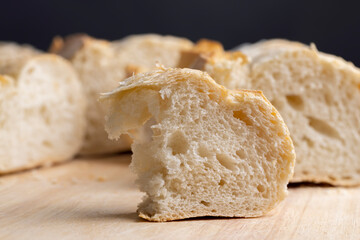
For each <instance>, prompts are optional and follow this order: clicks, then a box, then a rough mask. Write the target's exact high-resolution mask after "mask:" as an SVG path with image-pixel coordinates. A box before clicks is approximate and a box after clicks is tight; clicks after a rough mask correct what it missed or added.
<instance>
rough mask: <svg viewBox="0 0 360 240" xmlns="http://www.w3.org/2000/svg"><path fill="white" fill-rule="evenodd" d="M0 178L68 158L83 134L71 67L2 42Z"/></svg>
mask: <svg viewBox="0 0 360 240" xmlns="http://www.w3.org/2000/svg"><path fill="white" fill-rule="evenodd" d="M0 89H1V91H0V174H2V173H9V172H13V171H17V170H22V169H28V168H32V167H36V166H41V165H50V164H52V163H55V162H60V161H65V160H68V159H71V158H72V157H73V156H74V155H75V154H76V153H77V152H78V151H79V149H80V147H81V145H82V141H83V137H84V133H85V104H86V99H85V95H84V92H83V91H82V86H81V83H80V81H79V79H78V78H77V74H76V72H75V70H74V69H73V67H72V66H71V64H70V63H69V62H68V61H66V60H64V59H62V58H61V57H59V56H56V55H53V54H43V53H41V52H40V51H38V50H36V49H33V48H32V47H30V46H20V45H17V44H14V43H0Z"/></svg>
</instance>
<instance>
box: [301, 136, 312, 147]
mask: <svg viewBox="0 0 360 240" xmlns="http://www.w3.org/2000/svg"><path fill="white" fill-rule="evenodd" d="M302 140H303V141H304V142H305V143H306V144H307V145H308V146H309V147H313V146H314V142H313V141H312V140H311V139H310V138H308V137H306V136H303V137H302Z"/></svg>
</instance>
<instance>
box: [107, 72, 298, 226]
mask: <svg viewBox="0 0 360 240" xmlns="http://www.w3.org/2000/svg"><path fill="white" fill-rule="evenodd" d="M102 100H103V101H105V102H107V103H108V104H110V111H109V114H108V116H107V122H106V130H107V131H108V133H109V136H110V137H111V138H118V137H119V136H121V134H125V133H127V134H130V135H131V136H132V137H133V138H134V142H133V144H132V150H133V157H132V163H131V169H132V170H133V171H134V172H135V173H136V174H137V176H138V180H137V183H138V184H139V186H140V189H141V191H144V192H145V193H146V197H145V199H144V201H143V202H142V203H141V204H140V205H139V209H138V212H139V216H140V217H142V218H145V219H147V220H150V221H170V220H177V219H184V218H191V217H199V216H226V217H256V216H262V215H264V214H266V213H267V212H268V211H270V210H271V209H273V208H274V207H275V206H276V205H277V204H278V203H279V202H280V201H281V200H283V199H284V197H285V196H286V194H287V184H288V182H289V180H290V178H291V177H292V173H293V167H294V160H295V153H294V148H293V144H292V141H291V139H290V136H289V132H288V129H287V127H286V125H285V123H284V122H283V120H282V118H281V116H280V115H279V113H278V112H277V111H276V109H275V108H274V107H273V106H272V105H271V104H270V102H268V101H267V100H266V98H265V97H264V96H263V95H262V93H261V92H259V91H245V90H244V91H229V90H227V89H225V88H224V87H222V86H220V85H218V84H216V83H215V82H214V80H213V79H211V77H210V76H209V75H208V74H206V73H204V72H201V71H197V70H191V69H171V68H168V69H158V70H154V71H151V72H148V73H144V74H138V75H136V76H134V77H131V78H129V79H127V80H125V81H123V82H121V86H120V87H119V88H117V89H115V90H114V91H112V92H110V93H108V94H104V95H103V96H102ZM143 126H145V127H146V130H147V132H148V135H147V136H148V138H143V137H139V136H138V131H139V129H142V127H143ZM141 131H142V130H141Z"/></svg>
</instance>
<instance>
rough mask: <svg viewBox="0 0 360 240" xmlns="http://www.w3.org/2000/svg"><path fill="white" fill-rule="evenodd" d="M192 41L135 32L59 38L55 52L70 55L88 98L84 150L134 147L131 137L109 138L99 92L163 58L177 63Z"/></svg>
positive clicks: (166, 62) (97, 151)
mask: <svg viewBox="0 0 360 240" xmlns="http://www.w3.org/2000/svg"><path fill="white" fill-rule="evenodd" d="M192 45H193V44H192V43H191V42H190V41H188V40H186V39H183V38H177V37H171V36H159V35H154V34H147V35H135V36H130V37H127V38H124V39H122V40H120V41H114V42H107V41H103V40H97V39H93V38H91V37H88V36H85V35H77V36H70V37H68V38H67V39H65V41H64V40H62V39H61V38H55V39H54V42H53V44H52V47H51V50H50V51H52V52H56V53H58V54H60V55H62V56H64V57H67V58H68V59H70V60H71V62H72V63H73V65H74V67H75V69H76V70H77V72H78V74H79V77H80V80H81V81H82V83H83V86H84V88H85V91H86V95H87V98H88V109H87V119H88V121H87V122H88V127H87V132H86V138H85V144H84V146H83V149H82V150H81V153H82V154H104V153H112V152H119V151H126V150H130V144H131V141H130V138H129V137H128V136H126V135H124V136H121V138H119V139H118V140H117V141H111V140H109V139H108V136H107V133H106V132H105V130H104V116H105V111H106V109H105V107H104V106H102V105H100V104H99V103H98V101H97V100H98V98H99V94H100V93H102V92H106V91H110V90H112V89H114V88H115V87H117V86H118V82H119V81H122V80H123V79H125V78H127V77H130V76H132V75H133V74H136V73H139V72H143V71H146V70H150V69H151V68H153V67H155V64H156V62H160V63H161V64H164V65H165V66H168V67H174V66H177V64H178V62H179V58H180V56H181V51H182V50H185V49H190V48H191V47H192Z"/></svg>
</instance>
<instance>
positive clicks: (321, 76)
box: [199, 40, 360, 186]
mask: <svg viewBox="0 0 360 240" xmlns="http://www.w3.org/2000/svg"><path fill="white" fill-rule="evenodd" d="M240 50H241V51H242V53H244V54H245V55H246V56H247V59H248V60H247V61H243V58H241V63H239V62H238V63H236V62H235V61H234V62H233V64H228V65H222V63H223V62H224V60H223V58H221V57H211V58H210V57H207V58H206V59H205V58H204V56H201V57H200V56H199V58H201V59H202V61H206V63H204V64H203V67H202V69H205V70H206V71H207V72H208V73H209V74H210V75H211V76H214V78H215V80H217V79H219V78H218V77H217V76H218V75H219V74H221V73H223V72H232V73H236V72H237V71H242V73H241V74H240V73H239V74H233V75H228V78H227V80H226V81H223V80H222V79H220V81H219V82H221V83H222V84H224V85H225V86H228V87H230V88H247V89H260V90H263V91H264V94H265V96H266V97H267V98H268V99H269V100H270V101H271V102H272V103H273V105H274V106H275V107H276V108H277V109H278V110H279V112H280V113H281V115H282V117H283V118H284V120H285V122H286V124H287V125H288V127H289V130H290V133H291V137H292V139H293V141H294V145H295V150H296V153H297V160H296V167H295V173H294V178H293V179H292V181H293V182H301V181H310V182H317V183H320V182H322V183H329V184H333V185H343V186H352V185H359V184H360V157H359V156H360V147H359V146H360V71H359V69H358V68H356V67H355V66H353V64H351V63H349V62H346V61H344V60H343V59H341V58H339V57H335V56H332V55H329V54H325V53H321V52H318V51H317V49H315V47H314V46H313V47H309V46H306V45H303V44H301V43H297V42H290V41H286V40H270V41H262V42H260V43H257V44H253V45H246V46H243V47H242V48H240ZM224 54H225V53H224ZM228 54H232V55H234V54H235V53H226V55H228ZM219 55H220V54H219ZM204 59H205V60H204ZM216 66H222V67H221V68H218V69H217V68H216ZM244 73H246V74H247V77H246V79H247V81H243V74H244Z"/></svg>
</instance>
